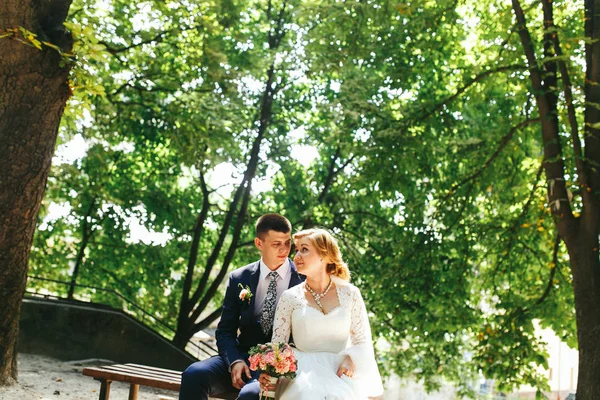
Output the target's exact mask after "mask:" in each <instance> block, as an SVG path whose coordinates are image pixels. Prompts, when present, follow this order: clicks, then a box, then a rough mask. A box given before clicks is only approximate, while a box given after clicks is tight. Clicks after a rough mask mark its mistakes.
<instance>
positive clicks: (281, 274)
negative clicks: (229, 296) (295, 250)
mask: <svg viewBox="0 0 600 400" xmlns="http://www.w3.org/2000/svg"><path fill="white" fill-rule="evenodd" d="M259 268H260V276H259V277H258V286H257V287H256V299H255V300H254V315H255V316H257V317H258V316H259V315H261V314H262V309H263V305H264V304H265V297H266V296H267V290H269V283H271V279H270V278H269V277H268V275H269V273H271V270H270V269H269V267H267V266H266V264H265V263H264V262H263V260H262V258H261V259H260V267H259ZM275 272H277V275H278V276H277V300H276V303H275V304H277V303H279V299H280V298H281V295H282V294H283V292H285V291H286V290H287V289H288V288H289V287H290V280H291V279H292V267H291V266H290V260H289V259H288V258H286V259H285V262H284V263H283V264H281V266H280V267H279V268H277V269H276V270H275Z"/></svg>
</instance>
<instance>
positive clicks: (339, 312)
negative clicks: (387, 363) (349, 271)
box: [271, 277, 371, 352]
mask: <svg viewBox="0 0 600 400" xmlns="http://www.w3.org/2000/svg"><path fill="white" fill-rule="evenodd" d="M334 283H335V285H336V287H335V288H336V291H337V295H338V300H339V303H340V305H339V306H338V307H336V308H334V309H333V310H331V311H330V312H329V313H327V314H323V313H322V312H321V311H320V310H318V309H316V308H314V307H312V306H310V305H309V304H308V301H307V299H306V296H305V294H304V290H305V289H304V283H302V284H300V285H297V286H294V287H293V288H291V289H288V290H286V291H285V292H284V293H283V295H282V296H281V300H280V301H279V304H278V306H277V311H276V312H275V320H274V322H273V337H272V340H271V341H272V342H274V343H281V342H286V343H287V342H288V341H289V338H290V333H291V334H292V335H293V337H294V342H295V343H294V344H295V345H296V347H297V348H298V349H299V350H301V351H329V352H340V351H342V350H344V349H346V348H347V347H349V346H356V345H361V344H364V343H369V344H370V342H371V332H370V328H369V320H368V317H367V310H366V307H365V303H364V301H363V299H362V296H361V294H360V291H359V290H358V288H357V287H356V286H354V285H352V284H350V283H348V282H346V281H343V280H341V279H339V278H337V277H334Z"/></svg>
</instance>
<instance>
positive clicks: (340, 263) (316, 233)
mask: <svg viewBox="0 0 600 400" xmlns="http://www.w3.org/2000/svg"><path fill="white" fill-rule="evenodd" d="M293 238H294V240H298V239H301V238H308V240H309V241H310V243H311V244H312V245H313V246H315V249H316V250H317V253H318V254H319V255H320V256H321V257H323V258H324V259H325V260H326V261H327V269H326V271H327V273H328V274H332V275H335V276H337V277H339V278H341V279H343V280H345V281H349V280H350V269H349V268H348V265H347V264H346V263H345V262H344V260H342V253H341V252H340V248H339V246H338V243H337V240H336V239H335V238H334V237H333V236H332V235H331V233H329V232H328V231H326V230H325V229H318V228H316V229H305V230H302V231H300V232H298V233H296V234H294V235H293Z"/></svg>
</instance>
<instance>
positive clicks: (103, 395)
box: [99, 379, 112, 400]
mask: <svg viewBox="0 0 600 400" xmlns="http://www.w3.org/2000/svg"><path fill="white" fill-rule="evenodd" d="M111 383H112V381H109V380H106V379H102V380H100V397H99V399H100V400H108V396H110V384H111Z"/></svg>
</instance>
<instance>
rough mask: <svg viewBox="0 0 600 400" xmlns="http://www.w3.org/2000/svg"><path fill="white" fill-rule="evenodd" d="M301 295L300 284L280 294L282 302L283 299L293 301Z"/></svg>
mask: <svg viewBox="0 0 600 400" xmlns="http://www.w3.org/2000/svg"><path fill="white" fill-rule="evenodd" d="M301 295H304V293H303V291H302V284H300V285H296V286H292V287H291V288H289V289H286V290H285V291H284V292H283V293H282V294H281V299H282V300H283V299H284V298H285V299H286V300H295V299H298V298H299V297H300V296H301Z"/></svg>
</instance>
